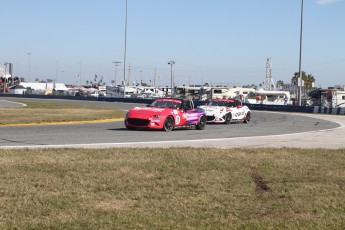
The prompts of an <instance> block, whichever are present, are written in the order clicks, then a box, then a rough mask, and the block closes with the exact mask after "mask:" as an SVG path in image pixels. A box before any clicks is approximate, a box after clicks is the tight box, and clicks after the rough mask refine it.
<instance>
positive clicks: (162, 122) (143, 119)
mask: <svg viewBox="0 0 345 230" xmlns="http://www.w3.org/2000/svg"><path fill="white" fill-rule="evenodd" d="M205 125H206V115H205V111H204V110H203V109H202V108H194V104H193V102H192V101H189V100H186V99H179V98H160V99H157V100H155V101H154V102H153V103H152V104H150V105H147V106H146V107H135V108H132V109H131V110H129V111H128V113H127V114H126V117H125V126H126V128H127V129H130V130H132V129H137V128H146V129H162V130H165V131H171V130H172V129H174V128H176V127H190V126H194V127H195V128H196V129H200V130H201V129H204V128H205Z"/></svg>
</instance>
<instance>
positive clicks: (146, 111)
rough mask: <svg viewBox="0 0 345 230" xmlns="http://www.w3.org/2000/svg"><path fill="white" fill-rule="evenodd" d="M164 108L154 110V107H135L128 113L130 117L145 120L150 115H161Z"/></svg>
mask: <svg viewBox="0 0 345 230" xmlns="http://www.w3.org/2000/svg"><path fill="white" fill-rule="evenodd" d="M165 110H167V109H166V108H155V107H135V108H133V109H131V110H130V111H129V112H128V115H129V116H131V117H140V118H147V117H150V116H152V115H156V114H162V113H163V112H164V111H165Z"/></svg>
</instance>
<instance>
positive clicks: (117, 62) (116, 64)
mask: <svg viewBox="0 0 345 230" xmlns="http://www.w3.org/2000/svg"><path fill="white" fill-rule="evenodd" d="M113 63H114V64H115V81H114V85H115V86H116V81H117V67H118V66H119V64H120V63H121V62H120V61H113Z"/></svg>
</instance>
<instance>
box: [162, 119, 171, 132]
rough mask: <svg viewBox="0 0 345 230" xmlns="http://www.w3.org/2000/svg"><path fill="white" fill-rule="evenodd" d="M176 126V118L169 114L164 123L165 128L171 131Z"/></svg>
mask: <svg viewBox="0 0 345 230" xmlns="http://www.w3.org/2000/svg"><path fill="white" fill-rule="evenodd" d="M173 128H174V118H173V117H172V116H168V117H167V118H166V119H165V121H164V125H163V130H165V131H167V132H170V131H171V130H173Z"/></svg>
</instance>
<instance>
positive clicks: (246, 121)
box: [243, 112, 250, 123]
mask: <svg viewBox="0 0 345 230" xmlns="http://www.w3.org/2000/svg"><path fill="white" fill-rule="evenodd" d="M249 121H250V112H248V113H247V115H246V118H245V119H244V120H243V123H249Z"/></svg>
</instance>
